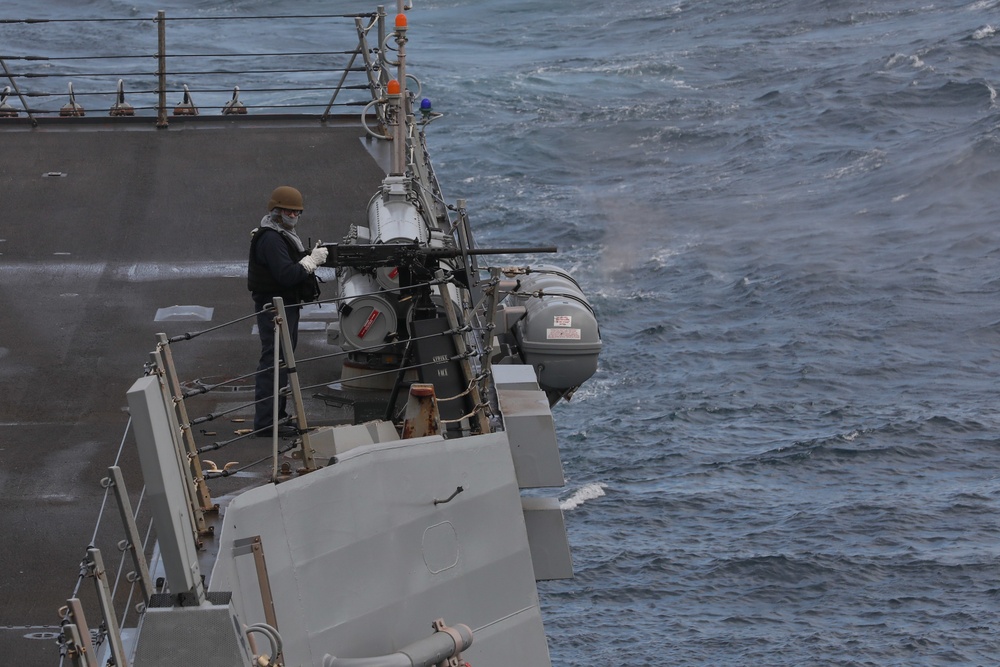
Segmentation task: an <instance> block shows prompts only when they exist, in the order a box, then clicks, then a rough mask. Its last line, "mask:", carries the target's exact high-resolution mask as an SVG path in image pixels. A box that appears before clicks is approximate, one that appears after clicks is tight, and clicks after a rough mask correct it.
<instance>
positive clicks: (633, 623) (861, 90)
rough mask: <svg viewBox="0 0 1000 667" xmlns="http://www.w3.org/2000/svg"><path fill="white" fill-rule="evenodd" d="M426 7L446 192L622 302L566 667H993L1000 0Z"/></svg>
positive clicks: (593, 389) (421, 72)
mask: <svg viewBox="0 0 1000 667" xmlns="http://www.w3.org/2000/svg"><path fill="white" fill-rule="evenodd" d="M414 4H415V5H416V7H415V9H414V11H413V12H411V15H410V26H411V29H410V44H409V47H408V50H409V56H410V59H409V63H410V70H411V72H413V73H414V74H416V75H417V76H418V77H419V78H420V79H421V81H422V83H423V86H424V88H423V95H424V96H426V97H429V98H430V99H432V100H433V102H434V106H435V109H436V110H437V111H440V112H443V113H445V114H446V115H445V117H444V118H442V119H441V120H439V121H436V122H435V123H434V124H432V125H431V128H430V131H429V142H430V145H431V149H432V152H433V155H434V156H435V163H436V167H437V170H438V173H439V176H440V177H441V180H442V182H443V184H444V187H445V190H446V194H447V195H448V197H449V198H451V199H454V198H458V197H462V198H466V199H468V201H469V207H470V213H471V217H472V223H473V225H474V227H475V229H476V230H477V232H478V239H479V241H480V243H481V244H483V245H503V244H513V245H531V244H554V245H557V246H559V248H560V253H559V254H558V255H557V256H556V257H555V258H548V257H546V258H544V259H545V261H554V262H555V263H558V264H561V265H562V266H564V267H566V268H569V269H571V270H572V271H573V272H574V274H575V276H576V278H577V279H578V280H579V281H580V283H581V284H582V286H583V287H584V289H585V291H586V292H587V293H588V295H589V297H590V299H591V302H592V303H593V304H594V306H595V308H596V310H597V312H598V314H599V317H600V321H601V330H602V335H603V344H604V348H603V351H602V355H601V359H600V367H599V370H598V373H597V374H596V376H595V377H594V378H593V379H591V380H590V382H588V383H587V384H586V385H584V387H583V388H582V389H581V390H580V391H579V392H578V393H577V395H576V396H575V397H574V398H573V400H572V401H571V402H569V403H567V404H563V405H561V406H559V407H558V409H557V410H556V418H557V423H558V426H559V437H560V444H561V448H562V452H563V459H564V467H565V472H566V476H567V484H568V485H567V488H566V489H564V490H563V493H562V495H561V499H562V500H563V506H564V509H565V516H566V522H567V527H568V530H569V534H570V540H571V544H572V547H573V556H574V562H575V568H576V577H575V578H574V579H572V580H568V581H560V582H548V583H543V584H541V585H540V593H541V601H542V606H543V613H544V616H545V621H546V627H547V630H548V633H549V638H550V650H551V653H552V657H553V663H554V664H555V665H557V666H558V667H577V666H581V667H582V666H587V667H597V666H603V665H610V664H627V665H637V666H638V665H651V666H660V665H774V666H789V667H790V666H797V665H992V664H996V663H997V661H998V658H1000V634H998V633H1000V524H998V519H997V516H998V513H1000V480H998V472H997V470H998V466H997V463H998V460H1000V437H998V431H1000V409H998V396H997V392H996V390H995V387H996V386H997V378H998V377H1000V355H998V349H1000V279H998V274H1000V272H998V268H1000V228H998V225H997V220H998V218H1000V198H998V196H997V190H998V183H1000V107H998V104H997V101H996V89H997V86H998V85H1000V80H998V74H997V72H998V69H997V62H998V57H1000V35H998V34H997V30H996V29H995V28H994V26H995V25H1000V1H998V0H976V1H964V2H958V1H954V0H942V1H937V2H934V1H930V0H928V1H926V2H923V3H912V2H901V1H898V0H886V1H883V2H877V3H876V2H872V1H870V0H833V1H829V0H824V1H823V2H819V1H816V0H799V1H798V2H790V1H788V0H739V1H736V0H700V1H698V2H692V1H689V0H685V1H680V0H657V1H655V2H654V1H653V0H603V1H601V2H597V1H596V0H579V1H577V2H573V3H566V2H556V1H555V0H534V1H532V2H527V1H524V0H491V1H488V2H475V1H473V0H430V1H424V0H414ZM331 6H335V7H336V8H337V9H338V10H340V9H344V10H347V9H348V8H349V9H351V10H359V9H368V6H367V5H364V4H363V3H357V2H351V3H347V2H338V3H329V2H319V1H315V2H311V1H309V0H294V1H292V0H273V1H271V2H264V1H263V0H256V1H255V0H228V1H223V0H202V1H198V2H182V1H181V0H173V1H172V2H159V3H154V2H151V1H148V0H142V1H138V0H134V1H133V2H119V1H118V0H89V1H88V2H82V3H81V2H69V1H68V0H64V1H62V2H45V3H37V2H34V0H8V2H7V3H5V9H6V10H7V11H6V12H5V14H8V15H29V16H48V17H54V16H55V17H60V16H61V17H69V16H106V15H108V14H109V13H110V14H114V13H117V14H118V15H122V16H134V15H140V16H145V15H152V14H153V13H154V12H155V10H156V9H159V8H163V9H166V10H167V11H168V12H169V13H170V14H171V15H184V14H189V13H195V14H197V13H203V14H206V15H211V14H215V13H227V14H236V15H239V14H240V13H245V14H247V15H259V14H261V13H265V12H274V13H308V12H311V11H329V10H330V8H331ZM271 37H272V36H268V35H262V36H261V37H260V38H261V39H269V38H271ZM274 38H279V37H278V36H274ZM189 39H190V40H191V42H192V43H196V42H197V41H198V40H199V39H200V37H199V36H198V35H197V34H192V35H190V36H189ZM233 39H234V40H235V39H236V37H235V36H234V37H233ZM222 41H223V45H225V43H224V42H225V40H224V39H223V40H222Z"/></svg>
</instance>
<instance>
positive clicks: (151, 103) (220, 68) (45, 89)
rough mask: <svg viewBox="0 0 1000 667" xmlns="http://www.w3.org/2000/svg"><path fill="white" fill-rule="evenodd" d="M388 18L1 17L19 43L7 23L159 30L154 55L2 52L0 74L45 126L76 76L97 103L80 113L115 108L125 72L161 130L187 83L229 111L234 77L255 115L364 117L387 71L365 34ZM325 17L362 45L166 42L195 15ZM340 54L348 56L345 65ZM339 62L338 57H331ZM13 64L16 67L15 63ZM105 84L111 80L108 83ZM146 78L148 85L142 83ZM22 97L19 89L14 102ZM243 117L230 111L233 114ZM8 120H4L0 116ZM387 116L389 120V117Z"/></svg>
mask: <svg viewBox="0 0 1000 667" xmlns="http://www.w3.org/2000/svg"><path fill="white" fill-rule="evenodd" d="M383 19H384V15H379V14H378V13H375V12H363V13H344V14H339V13H330V14H284V15H279V14H271V15H259V16H194V17H192V16H182V17H168V16H166V15H165V13H164V12H162V11H161V12H158V13H157V15H156V16H155V17H152V18H110V19H106V18H101V19H99V18H93V19H91V18H83V19H32V18H24V19H0V43H8V44H9V43H10V42H9V41H8V40H6V39H5V38H4V37H5V36H4V28H5V27H7V26H14V25H16V26H19V28H20V29H21V30H22V32H23V30H24V29H28V30H30V29H31V28H32V27H38V28H39V29H40V30H41V29H44V28H45V25H46V24H51V23H69V24H80V25H87V24H98V23H102V22H132V23H136V24H147V25H148V24H150V23H152V24H153V25H155V28H156V30H155V34H156V40H157V43H156V45H155V49H154V50H151V51H149V52H144V51H143V50H142V47H141V45H137V46H136V45H133V46H131V47H129V50H128V51H127V52H119V53H112V54H83V53H78V52H72V51H70V52H68V53H61V54H52V53H46V54H31V53H7V54H0V66H2V72H0V77H2V79H3V80H7V81H9V82H10V84H11V86H12V88H13V90H14V91H15V92H16V93H17V98H18V99H19V100H20V108H15V109H14V110H15V111H17V112H18V113H20V114H22V115H25V114H26V115H27V116H28V118H29V119H30V120H31V122H32V124H33V125H36V126H37V123H38V120H39V119H42V118H47V117H51V116H59V115H60V112H61V111H62V110H63V108H62V106H61V105H55V106H52V105H47V104H45V103H44V101H47V100H51V99H58V98H65V90H66V83H67V82H68V83H75V84H76V85H75V88H76V89H77V91H78V92H77V93H76V95H78V96H80V97H81V98H83V97H86V98H88V99H90V100H92V101H91V102H89V103H88V105H87V108H86V109H84V110H83V112H81V113H77V114H74V116H77V117H78V116H80V115H84V114H86V115H95V114H97V115H109V110H110V109H111V108H112V106H113V103H114V102H115V99H114V98H115V97H116V95H117V93H118V90H117V86H116V85H115V84H116V83H117V81H118V80H120V79H122V80H124V82H125V89H126V93H127V95H128V96H129V98H130V99H129V105H130V106H131V107H132V108H133V109H134V110H135V112H136V115H138V116H140V117H143V116H148V114H149V113H150V112H153V113H155V114H156V124H157V125H158V126H159V127H167V126H168V124H169V122H170V118H171V117H172V115H173V114H171V110H172V109H171V104H170V100H169V98H170V97H172V96H174V95H179V94H182V93H183V92H184V88H183V86H185V85H186V86H188V89H189V91H190V92H191V93H195V94H197V95H199V96H200V97H199V99H197V102H198V103H199V106H200V107H201V109H202V110H213V111H215V112H216V113H219V114H221V113H223V109H224V108H225V103H226V102H228V101H229V99H228V95H229V94H230V93H231V92H232V90H233V85H229V81H230V80H232V81H233V84H234V85H237V86H238V87H239V88H240V90H241V92H242V93H243V94H244V95H245V96H246V95H249V96H250V99H249V100H246V99H245V100H243V107H244V109H246V110H247V111H249V112H250V113H251V114H252V113H254V112H257V113H265V114H274V113H280V112H281V111H282V110H288V111H293V110H294V111H295V112H297V113H299V112H301V111H302V110H308V109H315V111H316V113H317V114H319V115H320V120H322V121H325V120H327V119H328V118H329V116H330V113H331V110H332V108H333V107H336V108H337V113H341V114H350V115H361V114H364V113H366V112H365V106H366V105H367V104H368V103H369V102H371V101H372V100H374V99H378V95H379V92H380V91H379V86H378V85H377V82H379V81H380V77H381V76H382V75H383V73H382V72H381V71H380V69H381V68H380V63H379V62H378V54H372V53H371V49H370V48H369V47H368V40H367V38H366V35H367V34H368V32H370V31H372V30H374V29H375V28H376V27H377V26H380V25H381V24H382V23H383V22H384V21H383ZM318 20H332V21H334V22H337V23H339V25H340V28H341V29H343V30H345V31H351V32H356V35H357V36H356V37H355V38H354V39H356V40H357V43H356V44H355V46H354V48H346V49H339V50H338V49H331V50H302V49H301V48H300V49H298V50H289V51H280V50H272V49H271V48H261V49H259V50H258V49H247V50H244V51H240V52H225V51H222V50H213V49H207V50H202V49H190V48H188V50H186V51H185V50H184V48H183V47H180V48H178V49H176V50H171V51H168V49H167V38H168V34H167V30H168V27H169V26H176V25H179V24H184V23H188V22H205V21H210V22H212V21H224V22H234V21H239V22H241V23H247V22H250V23H252V22H255V21H258V22H260V21H267V22H275V21H283V22H299V23H303V22H315V21H318ZM81 30H83V28H81ZM371 41H374V40H371ZM150 46H154V45H152V44H151V45H150ZM8 49H9V46H8ZM303 59H309V61H310V62H308V63H306V62H303ZM337 60H340V62H336V61H337ZM8 61H10V63H11V64H10V65H8ZM151 61H152V62H155V63H156V64H155V66H154V67H153V68H150V67H149V63H150V62H151ZM206 61H210V63H211V66H209V67H204V66H198V63H206ZM316 61H320V62H323V63H324V64H323V65H322V66H319V67H317V66H316V65H315V64H313V63H314V62H316ZM331 61H334V62H332V64H328V63H331ZM13 63H16V64H17V65H16V68H15V67H14V66H13ZM77 63H80V64H90V65H92V66H91V67H87V68H86V70H81V69H79V68H78V67H77V66H76V64H77ZM105 65H106V67H105ZM331 74H333V75H335V76H334V78H330V77H329V75H331ZM277 77H280V78H281V79H282V85H269V83H268V80H269V79H272V78H277ZM289 77H293V78H295V79H298V81H297V84H296V85H294V86H287V85H284V82H285V80H287V79H288V78H289ZM220 79H221V80H222V81H224V82H225V84H224V85H219V84H220ZM102 81H104V82H106V83H103V84H102V83H101V82H102ZM143 82H148V83H146V84H145V85H143ZM199 82H200V85H199ZM363 91H367V95H364V96H363V97H358V96H354V99H340V98H341V97H347V96H345V95H343V93H347V92H357V93H362V92H363ZM289 94H291V95H289ZM222 95H226V98H225V99H223V98H222ZM102 97H106V98H107V99H108V102H107V104H101V103H100V102H99V101H96V100H98V99H100V98H102ZM204 98H208V99H204ZM13 100H14V96H13V95H12V96H11V101H13ZM241 114H242V112H241ZM379 114H381V110H379ZM62 115H64V116H65V115H68V114H62ZM239 117H240V116H236V115H234V116H230V118H239ZM2 120H3V119H0V122H2ZM379 120H380V121H381V120H382V119H381V117H380V118H379ZM120 122H126V121H120Z"/></svg>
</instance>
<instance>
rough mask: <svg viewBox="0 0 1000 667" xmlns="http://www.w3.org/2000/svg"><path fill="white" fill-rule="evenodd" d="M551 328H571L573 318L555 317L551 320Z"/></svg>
mask: <svg viewBox="0 0 1000 667" xmlns="http://www.w3.org/2000/svg"><path fill="white" fill-rule="evenodd" d="M552 326H554V327H571V326H573V316H572V315H556V316H555V317H553V318H552Z"/></svg>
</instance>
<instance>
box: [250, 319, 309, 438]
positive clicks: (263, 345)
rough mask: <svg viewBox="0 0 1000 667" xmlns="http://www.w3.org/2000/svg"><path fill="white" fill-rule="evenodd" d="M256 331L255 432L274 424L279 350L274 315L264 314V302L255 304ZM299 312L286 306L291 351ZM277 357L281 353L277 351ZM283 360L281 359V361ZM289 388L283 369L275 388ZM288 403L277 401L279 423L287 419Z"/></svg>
mask: <svg viewBox="0 0 1000 667" xmlns="http://www.w3.org/2000/svg"><path fill="white" fill-rule="evenodd" d="M254 303H255V304H256V306H257V330H258V332H259V333H260V363H259V364H257V382H256V386H255V391H254V400H255V401H256V402H257V403H256V409H255V412H254V418H253V428H254V430H255V431H257V430H260V429H262V428H270V427H271V426H272V425H273V424H274V419H273V417H274V350H275V347H278V348H280V347H281V343H280V341H278V340H275V337H274V311H273V310H263V308H264V306H266V305H268V304H269V303H271V301H270V300H267V301H257V300H255V301H254ZM299 310H300V308H299V307H298V306H286V307H285V315H286V317H287V322H286V325H287V327H288V332H289V334H290V335H291V338H292V349H293V350H294V349H295V346H296V345H297V344H298V342H299ZM279 353H280V349H279ZM280 358H281V359H282V360H284V355H281V357H280ZM287 384H288V372H287V371H286V370H285V369H284V368H282V369H281V370H280V371H279V372H278V388H279V389H281V388H284V387H285V385H287ZM286 403H287V401H286V399H285V396H279V397H278V419H284V418H285V417H287V416H288V413H287V412H286V410H285V404H286Z"/></svg>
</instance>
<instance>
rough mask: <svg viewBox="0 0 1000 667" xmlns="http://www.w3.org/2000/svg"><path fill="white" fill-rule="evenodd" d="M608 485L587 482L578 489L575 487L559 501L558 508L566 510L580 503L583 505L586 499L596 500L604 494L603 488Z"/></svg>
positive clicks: (574, 507)
mask: <svg viewBox="0 0 1000 667" xmlns="http://www.w3.org/2000/svg"><path fill="white" fill-rule="evenodd" d="M607 487H608V485H607V484H604V483H601V482H597V483H593V484H587V485H586V486H583V487H581V488H579V489H577V490H576V491H575V492H573V494H572V495H571V496H570V497H569V498H567V499H566V500H563V501H561V502H560V503H559V509H561V510H563V511H564V512H567V511H569V510H575V509H576V508H577V507H579V506H580V505H583V504H584V503H585V502H587V501H588V500H596V499H597V498H601V497H603V496H604V489H606V488H607Z"/></svg>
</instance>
